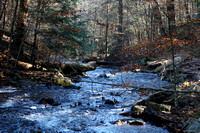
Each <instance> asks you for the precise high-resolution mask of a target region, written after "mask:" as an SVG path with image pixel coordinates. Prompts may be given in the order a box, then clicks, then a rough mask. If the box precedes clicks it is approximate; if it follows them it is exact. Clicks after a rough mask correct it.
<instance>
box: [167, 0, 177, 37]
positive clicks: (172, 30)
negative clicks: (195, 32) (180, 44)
mask: <svg viewBox="0 0 200 133" xmlns="http://www.w3.org/2000/svg"><path fill="white" fill-rule="evenodd" d="M167 12H168V21H169V24H170V25H169V34H176V21H175V7H174V0H167Z"/></svg>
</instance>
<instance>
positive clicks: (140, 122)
mask: <svg viewBox="0 0 200 133" xmlns="http://www.w3.org/2000/svg"><path fill="white" fill-rule="evenodd" d="M128 124H130V125H138V126H143V125H145V124H146V123H145V122H144V121H141V120H129V121H128Z"/></svg>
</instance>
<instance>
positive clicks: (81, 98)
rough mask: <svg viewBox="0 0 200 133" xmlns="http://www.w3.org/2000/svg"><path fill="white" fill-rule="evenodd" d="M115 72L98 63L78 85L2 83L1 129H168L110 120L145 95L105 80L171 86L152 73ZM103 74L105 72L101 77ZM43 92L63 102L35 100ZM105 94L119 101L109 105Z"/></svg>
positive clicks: (127, 132) (116, 132) (98, 132)
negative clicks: (49, 85)
mask: <svg viewBox="0 0 200 133" xmlns="http://www.w3.org/2000/svg"><path fill="white" fill-rule="evenodd" d="M115 71H116V70H115V69H110V68H101V67H97V69H96V70H93V71H88V72H87V75H88V78H83V79H82V81H83V82H79V83H74V85H76V86H81V88H80V89H70V88H62V87H59V86H51V87H47V86H46V85H44V84H31V83H29V82H27V83H26V82H22V83H20V84H19V85H18V86H19V88H15V87H4V88H0V99H1V100H0V121H1V122H0V132H22V133H24V132H26V133H27V132H48V133H49V132H50V133H51V132H52V133H54V132H55V133H56V132H61V133H62V132H63V133H65V132H66V133H73V132H82V133H146V132H149V133H155V132H156V133H168V131H167V130H165V129H163V128H161V127H156V126H153V125H151V124H149V123H146V125H144V126H131V125H128V124H125V125H115V124H113V122H114V121H117V120H119V119H129V118H131V117H125V116H120V115H119V113H121V112H126V111H128V110H130V108H131V106H133V105H134V104H136V103H137V102H138V101H140V100H141V98H142V99H144V98H145V97H144V96H143V97H140V96H139V94H138V93H137V92H138V91H137V89H132V88H128V87H116V86H115V87H114V86H111V85H105V84H103V83H106V84H115V85H116V84H123V83H130V84H131V86H136V87H144V88H147V87H148V88H160V87H162V86H167V85H169V83H168V82H166V81H160V78H159V77H158V76H157V75H156V74H151V73H132V72H117V73H116V72H115ZM105 74H106V75H107V76H108V77H103V76H100V77H99V75H105ZM89 82H91V83H89ZM92 82H93V83H92ZM94 82H100V83H101V84H97V83H94ZM122 92H123V93H122ZM115 94H120V96H119V95H115ZM42 97H50V98H53V99H54V100H55V101H56V102H58V103H61V104H60V105H59V106H51V105H45V104H38V102H39V100H40V99H41V98H42ZM104 98H105V99H109V100H112V101H113V100H114V99H115V100H117V101H118V102H119V103H116V104H114V105H108V104H105V100H103V99H104ZM131 119H134V118H131Z"/></svg>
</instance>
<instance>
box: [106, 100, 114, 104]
mask: <svg viewBox="0 0 200 133" xmlns="http://www.w3.org/2000/svg"><path fill="white" fill-rule="evenodd" d="M105 104H110V105H114V104H115V102H114V101H112V100H109V99H108V100H106V101H105Z"/></svg>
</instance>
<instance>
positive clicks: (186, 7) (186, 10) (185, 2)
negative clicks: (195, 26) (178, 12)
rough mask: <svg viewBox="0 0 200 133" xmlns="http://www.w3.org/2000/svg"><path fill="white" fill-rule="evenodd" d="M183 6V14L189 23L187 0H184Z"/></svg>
mask: <svg viewBox="0 0 200 133" xmlns="http://www.w3.org/2000/svg"><path fill="white" fill-rule="evenodd" d="M184 6H185V14H186V18H187V21H191V16H190V14H189V11H188V0H184Z"/></svg>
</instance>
